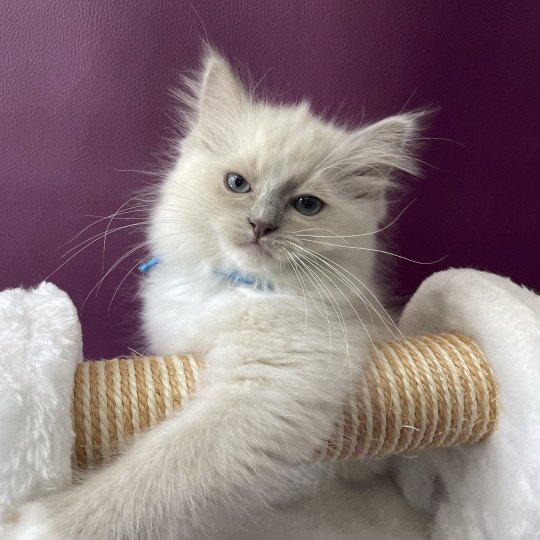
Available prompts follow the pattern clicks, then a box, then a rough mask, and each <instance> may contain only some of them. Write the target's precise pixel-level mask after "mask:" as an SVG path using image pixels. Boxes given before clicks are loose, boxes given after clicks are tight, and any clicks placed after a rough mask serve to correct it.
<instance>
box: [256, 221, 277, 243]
mask: <svg viewBox="0 0 540 540" xmlns="http://www.w3.org/2000/svg"><path fill="white" fill-rule="evenodd" d="M249 222H250V223H251V226H252V227H253V232H254V233H255V239H256V240H258V239H259V238H261V237H262V236H265V235H266V234H268V233H270V232H272V231H274V230H276V229H277V227H274V226H273V225H271V224H270V223H265V222H264V221H259V220H258V219H254V220H253V221H252V220H251V219H250V220H249Z"/></svg>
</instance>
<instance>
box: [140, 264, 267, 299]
mask: <svg viewBox="0 0 540 540" xmlns="http://www.w3.org/2000/svg"><path fill="white" fill-rule="evenodd" d="M159 260H160V258H159V257H157V256H156V257H152V258H151V259H149V260H148V261H146V262H144V263H142V264H141V265H140V266H139V272H141V274H146V273H148V272H150V270H152V268H153V267H154V266H156V264H157V263H158V262H159ZM214 275H215V276H217V277H220V278H223V279H225V280H227V281H228V282H229V284H230V285H232V286H234V287H251V288H253V289H257V290H259V291H273V290H274V286H273V285H272V283H270V282H269V281H264V280H262V279H259V278H256V277H254V276H249V275H247V274H242V273H241V272H239V271H237V270H232V271H231V272H225V271H223V270H214Z"/></svg>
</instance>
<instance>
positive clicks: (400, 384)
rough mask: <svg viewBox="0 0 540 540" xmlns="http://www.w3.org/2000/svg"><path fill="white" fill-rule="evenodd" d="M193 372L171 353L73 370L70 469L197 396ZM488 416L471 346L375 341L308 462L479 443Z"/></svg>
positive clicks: (193, 365) (491, 424)
mask: <svg viewBox="0 0 540 540" xmlns="http://www.w3.org/2000/svg"><path fill="white" fill-rule="evenodd" d="M203 367H204V364H203V362H202V360H201V359H198V358H195V357H194V356H192V355H180V354H179V355H170V356H162V357H134V358H115V359H113V360H106V361H97V362H83V363H80V364H79V365H78V366H77V370H76V374H75V388H74V399H73V425H74V428H75V439H76V440H75V448H74V453H73V464H74V466H76V467H79V468H82V469H85V468H87V467H90V466H93V465H98V464H101V463H105V462H108V461H109V460H111V459H112V457H113V456H114V455H116V454H118V452H119V451H120V450H121V448H122V446H123V444H124V443H125V442H127V441H128V440H130V439H132V438H133V437H136V436H137V435H139V434H140V433H141V432H142V431H143V430H145V429H148V428H151V427H152V426H155V425H156V424H158V423H159V422H161V421H163V420H164V419H165V418H167V416H168V415H170V414H171V413H172V412H173V411H174V410H175V409H178V408H180V407H182V406H183V405H184V404H185V403H186V402H187V401H188V400H189V398H190V396H191V395H192V394H193V393H194V392H195V391H196V390H197V388H198V385H199V373H200V370H201V369H203ZM498 414H499V405H498V401H497V388H496V384H495V380H494V378H493V373H492V371H491V369H490V367H489V364H488V362H487V361H486V359H485V357H484V355H483V354H482V352H481V351H480V350H479V348H478V346H477V345H476V343H475V342H474V341H473V340H472V339H470V338H468V337H466V336H463V335H461V334H458V333H449V334H438V335H431V336H419V337H412V338H407V339H405V340H399V341H398V340H395V341H387V342H382V343H377V344H376V346H375V349H374V351H373V354H372V356H371V360H370V362H368V365H367V366H366V371H365V376H364V377H363V378H362V379H361V380H360V381H358V385H357V388H356V392H355V393H354V394H353V395H351V396H350V399H349V400H348V402H347V403H346V404H345V405H344V407H343V415H342V417H341V418H339V419H337V421H336V425H335V429H334V432H333V434H332V437H331V438H330V440H329V441H328V444H327V446H326V448H323V449H321V450H319V451H318V452H316V454H315V456H314V460H316V461H336V460H339V459H358V458H360V459H361V458H367V457H377V456H385V455H388V454H396V453H401V452H406V451H410V450H417V449H422V448H432V447H442V446H454V445H459V444H469V443H474V442H480V441H483V440H484V439H486V438H487V437H488V436H489V435H490V434H491V433H492V432H493V430H494V428H495V423H496V419H497V416H498Z"/></svg>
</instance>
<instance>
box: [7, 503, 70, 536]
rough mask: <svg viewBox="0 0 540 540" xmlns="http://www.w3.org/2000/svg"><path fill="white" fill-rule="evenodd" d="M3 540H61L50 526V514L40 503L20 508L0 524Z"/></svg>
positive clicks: (28, 504)
mask: <svg viewBox="0 0 540 540" xmlns="http://www.w3.org/2000/svg"><path fill="white" fill-rule="evenodd" d="M0 539H1V540H60V537H59V536H58V535H56V534H55V533H54V532H53V531H52V530H51V528H50V525H49V524H48V514H47V510H46V508H45V506H44V505H43V504H42V503H40V502H31V503H27V504H24V505H22V506H19V507H18V508H17V509H16V510H14V511H13V512H11V513H10V514H8V515H7V516H6V518H5V519H4V521H3V522H2V523H1V524H0Z"/></svg>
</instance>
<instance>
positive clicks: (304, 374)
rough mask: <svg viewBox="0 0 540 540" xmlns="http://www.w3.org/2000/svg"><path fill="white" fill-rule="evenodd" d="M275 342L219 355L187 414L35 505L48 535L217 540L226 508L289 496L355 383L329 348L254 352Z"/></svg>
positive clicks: (212, 356)
mask: <svg viewBox="0 0 540 540" xmlns="http://www.w3.org/2000/svg"><path fill="white" fill-rule="evenodd" d="M265 340H267V335H263V334H261V335H259V336H257V335H253V334H251V335H250V336H249V344H248V345H247V346H246V345H242V344H240V345H238V344H237V345H227V346H219V347H216V348H215V349H214V350H212V351H210V352H209V354H208V355H207V359H208V363H209V364H210V367H209V368H208V370H207V373H205V375H207V377H206V378H207V380H209V381H210V383H209V384H208V386H207V387H206V388H204V389H203V390H201V392H200V393H199V394H198V395H197V396H196V398H195V399H194V400H193V401H192V402H191V403H189V404H188V405H187V406H186V407H185V409H184V410H182V411H181V412H180V413H179V414H177V415H176V416H174V417H172V418H171V419H169V420H167V421H166V422H164V423H163V424H161V425H159V426H157V427H156V428H154V429H153V430H152V431H150V432H148V433H147V434H145V436H143V437H142V438H141V439H140V440H139V441H137V443H136V444H134V445H133V447H132V448H130V449H129V450H128V451H127V453H126V454H125V455H123V456H121V457H120V458H119V459H118V461H116V462H115V463H113V464H112V465H110V466H108V467H107V468H104V469H103V470H101V471H99V472H97V473H95V474H94V475H92V476H90V477H89V478H88V480H87V481H86V482H84V483H83V484H81V485H80V486H76V487H74V488H73V489H71V490H68V491H65V492H61V493H59V494H55V495H52V496H50V497H48V498H45V499H43V500H42V501H41V503H39V505H40V506H37V503H32V504H33V505H34V506H32V509H33V511H32V512H33V515H34V517H36V519H39V523H40V526H41V528H42V531H43V530H44V527H45V525H47V526H48V527H49V529H48V532H47V533H44V532H42V535H41V536H40V538H42V539H49V538H50V539H52V538H61V539H62V540H68V539H78V540H84V539H92V540H96V539H97V538H99V539H129V540H132V539H137V538H142V539H146V538H148V539H151V538H160V539H161V538H171V539H172V538H175V539H178V538H186V539H195V538H199V537H208V536H210V537H211V536H212V535H213V534H214V533H216V530H217V528H219V524H218V523H217V520H218V516H219V514H220V512H223V510H224V509H225V510H226V511H227V512H229V513H232V514H234V513H235V512H240V513H242V512H245V511H249V510H250V509H253V510H256V509H260V508H261V506H263V505H265V504H269V503H270V504H271V503H272V502H274V501H277V500H279V499H280V498H282V497H284V496H286V495H287V493H288V492H289V490H290V487H291V478H293V477H294V474H295V468H296V467H295V464H299V463H302V462H305V461H308V460H309V459H310V458H311V457H312V456H313V452H314V451H315V450H316V449H317V448H318V447H320V446H321V445H322V444H324V442H325V441H326V439H327V437H328V435H329V434H330V432H331V430H332V427H333V422H334V419H335V418H336V417H337V415H338V414H339V413H340V407H341V405H340V402H341V401H342V398H343V396H344V395H345V394H346V389H348V387H349V383H348V382H347V381H345V378H343V377H341V378H340V377H338V376H337V375H336V373H335V372H334V369H333V367H332V366H329V365H328V357H327V353H326V351H324V350H316V347H315V348H313V347H312V348H311V349H310V348H309V347H299V348H297V349H291V348H290V347H288V348H287V350H285V351H283V350H278V349H283V345H282V344H280V346H279V347H273V348H272V350H268V349H264V348H263V349H262V351H264V352H261V353H258V354H254V353H253V350H254V349H256V347H254V346H253V343H259V344H261V343H264V342H265ZM212 364H214V365H217V366H219V367H218V368H215V369H212V367H211V366H212ZM217 381H219V382H217ZM26 511H27V508H24V507H23V508H22V510H21V512H22V514H21V515H24V513H25V512H26ZM35 523H36V521H35V519H34V521H33V522H32V523H30V522H29V523H28V528H29V529H30V528H31V527H32V526H33V525H34V526H35ZM13 538H25V536H22V535H21V536H19V537H17V536H14V537H13ZM28 538H31V536H29V537H28Z"/></svg>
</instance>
